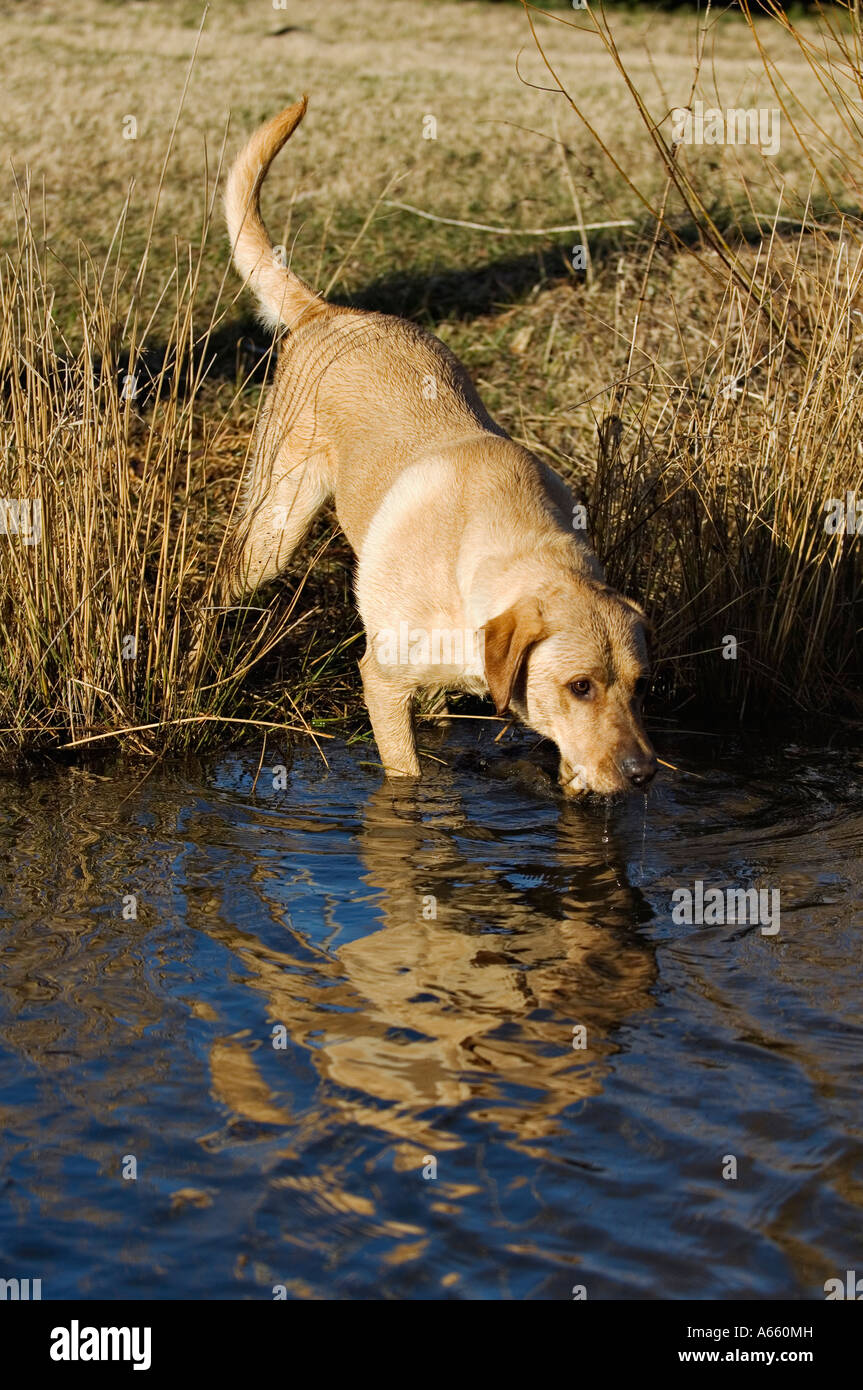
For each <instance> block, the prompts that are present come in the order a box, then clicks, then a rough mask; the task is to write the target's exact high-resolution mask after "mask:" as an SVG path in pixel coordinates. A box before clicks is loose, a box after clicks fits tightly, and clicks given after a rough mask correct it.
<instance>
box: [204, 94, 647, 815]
mask: <svg viewBox="0 0 863 1390" xmlns="http://www.w3.org/2000/svg"><path fill="white" fill-rule="evenodd" d="M305 110H306V99H305V98H303V99H302V100H301V101H298V102H296V103H295V104H294V105H293V106H289V107H288V108H287V110H285V111H282V113H281V114H280V115H278V116H275V117H273V119H272V120H270V121H268V122H267V123H266V124H265V125H263V126H261V128H260V129H259V130H258V131H256V133H255V134H254V135H253V136H252V138H251V139H250V140H249V142H248V144H247V145H246V146H245V148H244V149H243V150H242V152H241V153H240V155H239V156H238V158H237V160H236V162H235V163H234V165H233V168H232V169H231V172H230V175H229V177H228V183H227V190H226V194H225V208H226V215H227V222H228V230H229V233H230V237H231V244H232V247H233V254H234V264H235V265H236V267H237V270H238V271H239V273H240V275H241V276H242V277H243V279H244V280H245V281H246V282H247V283H248V285H249V286H250V287H251V289H252V290H253V291H254V293H255V294H256V295H257V297H258V300H259V302H260V305H261V311H262V315H263V318H264V321H265V322H266V323H267V324H268V325H269V326H270V327H272V328H273V329H287V330H289V331H288V332H287V334H286V335H285V337H284V340H283V342H282V344H281V347H280V351H279V357H278V365H277V369H276V374H275V381H274V384H273V386H272V388H271V390H270V392H269V395H268V397H267V401H266V403H265V406H264V409H263V411H262V416H261V421H260V426H259V432H258V437H257V440H256V447H255V453H254V458H253V461H252V464H251V467H250V470H249V474H248V477H247V478H246V486H245V495H244V505H243V509H242V516H241V517H240V520H239V522H238V523H237V525H236V526H235V527H234V529H233V531H232V535H231V537H230V541H229V546H228V551H227V556H228V562H227V571H226V578H225V580H224V583H223V595H224V598H225V600H226V601H228V602H230V601H234V600H236V599H239V598H240V597H241V596H242V595H244V594H247V593H249V592H251V591H252V590H254V589H255V588H256V587H257V586H258V585H260V584H263V583H265V582H266V581H267V580H270V579H273V578H274V577H275V576H276V575H278V574H279V572H280V571H281V570H283V569H284V567H285V565H286V564H287V563H288V561H289V560H290V558H291V556H292V554H293V553H294V551H295V550H296V548H297V546H298V545H299V544H300V542H301V540H302V539H303V536H304V535H305V533H306V531H307V530H308V527H309V525H310V523H311V522H312V520H313V519H314V517H315V516H316V514H317V513H318V511H319V510H320V509H321V507H322V506H323V505H324V504H325V503H326V502H327V501H328V499H330V498H333V499H335V507H336V512H337V515H338V518H339V523H340V525H341V526H342V529H343V530H344V533H345V535H346V537H347V539H348V541H349V542H350V544H351V546H352V547H353V550H354V553H355V554H356V557H357V574H356V594H357V602H358V607H359V611H360V614H361V617H362V620H363V623H364V625H365V631H366V651H365V655H364V656H363V658H362V661H361V663H360V667H361V671H362V677H363V689H364V693H365V698H366V704H367V706H368V711H369V715H370V717H371V722H372V729H373V731H374V735H375V738H376V740H377V745H378V750H379V752H380V756H381V760H382V762H383V765H384V768H385V770H386V772H387V773H388V774H389V775H390V776H409V777H415V776H417V775H418V774H419V771H420V766H419V762H418V759H417V751H416V742H415V737H414V727H413V698H414V696H415V694H416V693H417V692H418V691H420V690H428V689H461V690H469V691H472V692H475V693H477V694H487V693H490V694H491V697H492V699H493V700H494V703H495V706H496V708H497V711H498V713H499V714H504V712H505V711H507V710H512V711H514V713H516V714H517V715H519V716H520V718H521V719H522V720H523V721H524V722H525V723H526V724H527V725H528V726H529V727H530V728H532V729H535V730H536V731H537V732H538V733H540V734H542V735H544V736H545V737H546V738H549V739H552V740H553V741H554V743H556V744H557V747H558V749H559V750H560V784H561V787H562V788H563V791H564V793H565V794H566V795H567V796H579V795H583V794H584V793H586V792H599V793H602V794H610V793H614V792H618V791H622V790H625V789H629V788H632V787H645V786H646V785H647V784H648V783H649V782H650V780H651V778H652V777H653V775H654V773H655V771H656V759H655V757H654V754H653V750H652V748H651V746H650V743H649V741H648V739H647V736H646V734H645V731H644V726H643V723H642V716H641V705H642V699H643V696H644V693H645V689H646V687H647V644H646V633H645V618H644V614H643V612H642V610H641V609H640V608H639V607H638V606H637V605H636V604H634V603H632V602H630V600H629V599H626V598H623V597H622V596H621V595H620V594H618V593H616V592H615V591H614V590H613V589H611V588H609V587H608V585H607V584H606V583H605V582H604V577H603V573H602V570H601V568H600V566H599V564H598V562H597V560H596V559H595V557H594V556H593V555H592V554H591V552H590V550H589V549H588V547H587V545H586V544H585V542H584V540H583V539H581V538H580V537H579V536H578V535H577V533H576V532H575V531H574V530H573V521H572V519H573V516H574V514H575V513H574V506H573V499H572V496H571V494H570V493H569V491H568V489H567V487H566V486H565V484H564V482H563V480H562V479H561V478H560V477H559V476H558V475H557V474H556V473H555V472H554V470H553V469H551V468H549V467H548V466H547V465H546V464H545V463H542V462H541V461H540V460H538V459H536V458H534V456H533V455H532V454H530V453H529V452H528V451H527V450H526V449H524V448H522V447H521V445H519V444H516V443H515V442H514V441H513V440H512V439H510V437H509V435H507V434H506V432H505V431H504V430H503V429H501V427H500V426H499V425H497V424H495V422H494V420H492V419H491V417H490V416H489V415H488V413H487V412H486V410H485V408H484V406H483V405H482V402H481V401H480V400H479V397H478V396H477V394H476V391H475V390H474V387H473V385H472V383H471V381H470V378H469V377H468V375H467V372H466V371H465V369H464V367H462V365H461V363H460V362H459V361H458V360H457V358H455V357H454V356H453V354H452V353H451V352H450V351H449V350H448V349H447V348H446V347H444V345H443V343H441V342H439V341H438V339H437V338H435V337H433V336H432V335H431V334H430V333H426V332H424V331H423V330H422V329H421V328H418V327H417V326H416V325H414V324H412V323H408V322H406V321H405V320H402V319H398V318H391V317H389V316H387V315H384V314H373V313H364V312H360V311H358V310H355V309H346V308H342V307H340V306H338V305H334V304H328V303H327V302H326V301H325V300H324V299H322V298H321V297H320V296H319V295H317V294H315V293H314V291H313V290H311V289H310V288H309V287H308V286H307V285H305V284H304V283H303V281H302V280H300V279H299V278H298V276H296V275H295V274H294V273H293V271H291V270H290V269H289V268H287V266H286V265H285V258H284V254H283V253H282V254H279V251H278V249H277V248H274V247H273V245H272V242H271V241H270V238H269V236H268V234H267V231H266V228H265V226H264V223H263V221H262V219H261V214H260V205H259V199H260V191H261V185H262V184H263V181H264V178H265V176H266V173H267V170H268V168H269V166H270V164H271V162H272V160H273V159H274V157H275V156H276V155H277V154H278V152H279V150H280V149H281V148H282V146H283V145H284V143H285V141H286V140H287V139H288V138H289V136H290V135H291V134H292V132H293V131H294V130H295V129H296V127H297V125H298V124H299V122H300V121H301V120H302V118H303V116H304V114H305Z"/></svg>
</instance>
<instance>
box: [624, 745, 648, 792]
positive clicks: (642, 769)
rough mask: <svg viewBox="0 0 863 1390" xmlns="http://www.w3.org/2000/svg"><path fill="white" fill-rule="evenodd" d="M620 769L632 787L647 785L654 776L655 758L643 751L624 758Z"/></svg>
mask: <svg viewBox="0 0 863 1390" xmlns="http://www.w3.org/2000/svg"><path fill="white" fill-rule="evenodd" d="M621 769H622V771H623V772H624V774H625V775H626V776H627V777H628V778H629V780H630V782H631V783H632V785H633V786H634V787H647V786H649V785H650V783H651V782H652V781H653V779H654V777H655V776H656V759H655V758H649V757H647V756H646V754H644V753H636V754H635V755H634V756H633V757H631V758H624V760H623V762H622V764H621Z"/></svg>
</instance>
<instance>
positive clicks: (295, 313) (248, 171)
mask: <svg viewBox="0 0 863 1390" xmlns="http://www.w3.org/2000/svg"><path fill="white" fill-rule="evenodd" d="M307 100H308V99H307V98H306V97H305V96H303V97H301V98H300V100H299V101H295V102H294V104H293V106H288V107H286V108H285V110H284V111H281V112H280V113H279V115H278V116H273V118H272V120H269V121H266V122H265V124H264V125H262V126H260V127H259V129H258V130H256V131H255V133H254V135H253V136H252V137H251V139H250V140H249V141H248V142H247V144H245V145H244V146H243V148H242V149H241V151H240V153H239V154H238V155H237V158H236V159H235V160H234V163H233V164H232V166H231V171H230V173H229V174H228V182H227V186H226V188H225V217H226V219H227V223H228V234H229V236H230V238H231V249H232V251H233V256H234V265H235V266H236V267H237V270H238V271H239V273H240V275H241V276H242V277H243V279H244V280H245V281H246V282H247V283H248V285H249V287H250V288H251V289H252V290H253V291H254V293H255V294H256V295H257V297H258V300H259V302H260V305H261V317H262V318H263V319H264V322H265V323H266V324H267V325H268V326H269V327H270V328H277V327H279V326H280V325H282V324H286V325H287V326H288V327H289V328H290V327H296V325H297V323H298V322H299V321H300V319H301V318H302V319H307V318H309V317H311V316H313V315H315V314H318V313H324V312H326V311H327V309H328V308H329V306H328V305H327V303H326V300H324V299H322V298H321V297H320V295H317V294H315V292H314V290H312V289H310V288H309V286H308V285H306V284H304V283H303V281H302V280H301V279H300V277H299V276H298V275H295V274H294V273H293V271H292V270H289V269H288V267H287V264H286V256H285V249H284V247H276V246H274V245H273V243H272V241H271V240H270V237H269V234H268V232H267V229H266V227H265V226H264V222H263V218H262V217H261V202H260V200H261V186H262V184H263V182H264V179H265V178H266V176H267V170H268V169H269V167H270V165H271V164H272V162H273V160H274V159H275V157H276V155H277V154H278V153H279V150H280V149H281V148H282V146H283V145H284V144H285V142H286V141H287V140H288V139H290V137H291V135H292V134H293V133H294V131H295V130H296V128H297V126H298V125H299V123H300V121H301V120H302V119H303V116H304V115H305V114H306V104H307Z"/></svg>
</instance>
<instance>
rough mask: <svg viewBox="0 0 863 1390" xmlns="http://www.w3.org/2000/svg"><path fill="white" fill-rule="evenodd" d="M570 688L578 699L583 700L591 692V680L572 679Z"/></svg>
mask: <svg viewBox="0 0 863 1390" xmlns="http://www.w3.org/2000/svg"><path fill="white" fill-rule="evenodd" d="M569 688H570V690H571V691H572V693H573V695H574V696H575V697H576V699H578V700H583V699H584V697H585V695H589V694H590V681H588V680H583V681H570V685H569Z"/></svg>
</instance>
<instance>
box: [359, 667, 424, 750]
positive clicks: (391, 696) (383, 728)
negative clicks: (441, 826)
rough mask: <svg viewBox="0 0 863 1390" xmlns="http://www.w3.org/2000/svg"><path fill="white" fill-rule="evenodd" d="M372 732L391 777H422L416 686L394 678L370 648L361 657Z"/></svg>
mask: <svg viewBox="0 0 863 1390" xmlns="http://www.w3.org/2000/svg"><path fill="white" fill-rule="evenodd" d="M360 671H361V672H362V677H363V693H364V695H365V698H366V707H367V708H368V712H369V718H370V719H371V721H372V732H373V734H374V736H375V742H376V743H377V745H378V752H379V753H380V757H381V762H382V763H383V767H384V772H385V773H386V774H387V776H388V777H419V775H420V765H419V760H418V758H417V747H416V739H415V737H414V723H413V695H414V692H413V687H411V686H405V685H404V684H403V683H402V682H400V681H397V680H394V679H393V676H392V673H391V672H388V671H387V669H386V668H384V667H381V666H380V665H379V664H378V661H377V659H376V657H375V655H374V653H373V652H372V651H371V649H370V648H368V647H367V648H366V653H365V656H364V657H363V658H362V660H361V661H360Z"/></svg>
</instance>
